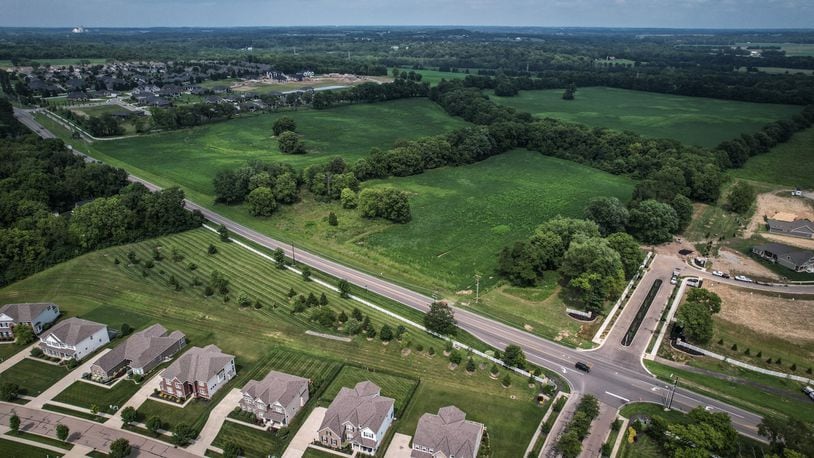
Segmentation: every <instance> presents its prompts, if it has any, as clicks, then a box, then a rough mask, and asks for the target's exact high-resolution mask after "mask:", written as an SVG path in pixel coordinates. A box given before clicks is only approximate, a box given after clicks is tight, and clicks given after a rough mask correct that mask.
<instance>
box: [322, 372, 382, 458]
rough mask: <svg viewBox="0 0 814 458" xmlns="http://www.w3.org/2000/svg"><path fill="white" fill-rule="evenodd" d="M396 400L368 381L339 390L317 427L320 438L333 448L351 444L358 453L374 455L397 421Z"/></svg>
mask: <svg viewBox="0 0 814 458" xmlns="http://www.w3.org/2000/svg"><path fill="white" fill-rule="evenodd" d="M394 406H395V400H393V399H392V398H387V397H384V396H382V395H381V388H379V387H378V385H376V384H375V383H373V382H370V381H364V382H359V383H357V384H356V386H355V387H354V388H346V387H343V388H342V389H341V390H339V394H337V395H336V397H335V398H334V400H333V402H331V405H330V406H328V410H326V411H325V418H324V419H323V420H322V425H321V426H320V427H319V429H318V430H317V441H318V442H320V443H321V444H322V445H324V446H326V447H330V448H343V447H345V446H347V445H350V446H351V448H352V449H353V450H354V451H355V452H358V453H364V454H367V455H374V454H376V451H377V450H378V448H379V444H381V441H382V439H383V438H384V435H385V433H386V432H387V429H388V428H389V427H390V425H391V424H392V423H393V419H394V417H395V413H394Z"/></svg>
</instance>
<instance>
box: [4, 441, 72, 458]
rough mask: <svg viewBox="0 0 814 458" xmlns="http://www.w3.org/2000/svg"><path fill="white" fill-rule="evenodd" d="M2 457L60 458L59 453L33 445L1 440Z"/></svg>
mask: <svg viewBox="0 0 814 458" xmlns="http://www.w3.org/2000/svg"><path fill="white" fill-rule="evenodd" d="M0 456H13V457H14V458H45V457H60V456H62V455H60V454H59V453H56V452H52V451H51V450H46V449H44V448H39V447H34V446H33V445H26V444H21V443H19V442H14V441H10V440H8V439H3V438H0Z"/></svg>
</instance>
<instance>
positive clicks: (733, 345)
mask: <svg viewBox="0 0 814 458" xmlns="http://www.w3.org/2000/svg"><path fill="white" fill-rule="evenodd" d="M730 349H731V350H732V351H738V344H732V346H731V347H730Z"/></svg>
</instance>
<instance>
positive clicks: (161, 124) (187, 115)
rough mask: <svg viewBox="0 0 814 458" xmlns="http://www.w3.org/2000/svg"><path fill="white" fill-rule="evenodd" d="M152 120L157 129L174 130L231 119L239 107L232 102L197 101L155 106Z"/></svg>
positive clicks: (152, 111)
mask: <svg viewBox="0 0 814 458" xmlns="http://www.w3.org/2000/svg"><path fill="white" fill-rule="evenodd" d="M150 112H151V113H152V116H151V117H150V120H151V122H152V125H153V127H154V128H156V129H161V130H172V129H180V128H184V127H192V126H200V125H202V124H208V123H211V122H215V121H220V120H223V119H231V118H232V117H233V116H234V115H235V114H236V113H237V109H236V108H235V107H234V105H232V104H231V103H216V104H210V103H195V104H191V105H181V106H177V107H171V108H153V109H152V110H150Z"/></svg>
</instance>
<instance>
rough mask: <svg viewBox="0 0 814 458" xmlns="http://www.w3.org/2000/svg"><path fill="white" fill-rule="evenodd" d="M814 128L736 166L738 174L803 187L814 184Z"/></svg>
mask: <svg viewBox="0 0 814 458" xmlns="http://www.w3.org/2000/svg"><path fill="white" fill-rule="evenodd" d="M811 145H814V128H809V129H806V130H804V131H802V132H798V133H796V134H794V136H793V137H792V138H791V140H789V141H788V142H786V143H783V144H781V145H778V146H775V147H774V148H772V150H771V151H769V152H768V153H765V154H761V155H759V156H754V157H752V158H751V159H749V160H748V161H747V162H746V164H745V165H744V166H743V168H741V169H732V170H730V172H729V173H730V174H731V175H732V176H735V177H737V178H744V179H747V180H754V181H762V182H766V183H774V184H779V185H785V186H789V187H797V186H799V187H801V188H803V189H809V190H810V189H812V188H814V148H812V147H811Z"/></svg>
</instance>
